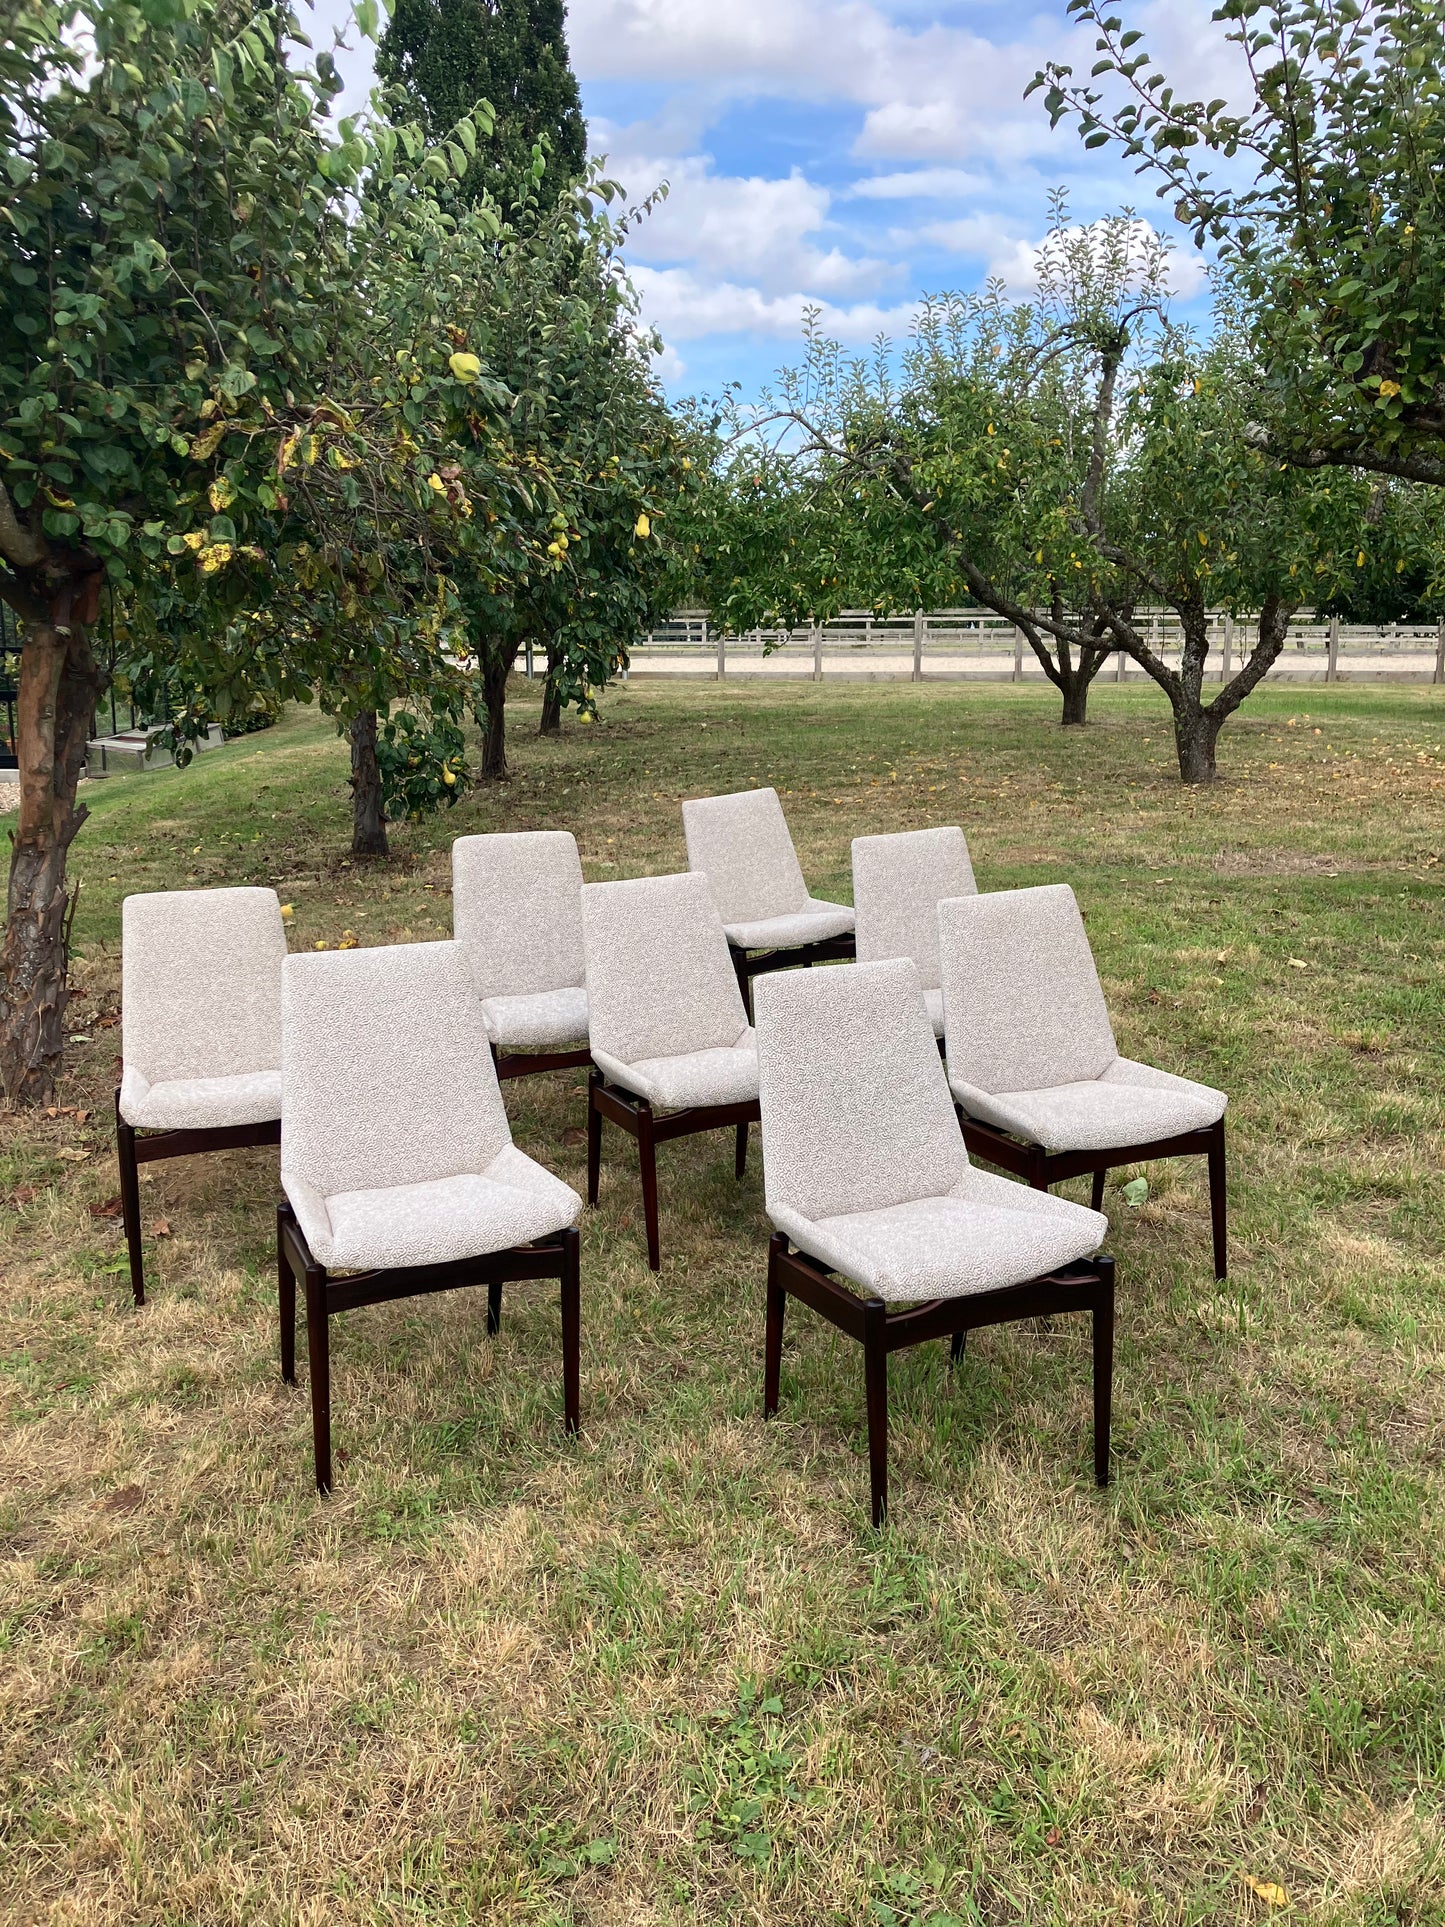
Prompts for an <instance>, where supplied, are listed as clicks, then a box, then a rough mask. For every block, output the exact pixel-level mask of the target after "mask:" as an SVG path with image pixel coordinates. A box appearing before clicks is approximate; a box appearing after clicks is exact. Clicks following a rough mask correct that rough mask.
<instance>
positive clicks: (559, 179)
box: [377, 0, 587, 209]
mask: <svg viewBox="0 0 1445 1927" xmlns="http://www.w3.org/2000/svg"><path fill="white" fill-rule="evenodd" d="M566 17H567V9H566V6H565V5H564V0H394V4H393V7H392V15H391V20H390V22H389V24H388V26H387V28H386V31H385V32H384V33H383V35H382V38H381V44H380V47H379V49H378V53H377V68H378V70H379V72H380V74H381V77H382V79H383V80H385V81H388V82H390V83H392V84H393V85H400V86H403V87H405V88H406V90H407V92H408V93H409V94H410V95H411V101H410V102H409V103H408V116H407V117H408V118H415V119H417V120H418V121H420V123H421V125H422V126H423V127H424V128H425V129H426V132H427V134H428V135H429V137H430V138H432V139H434V140H437V139H440V138H441V137H442V136H443V135H445V134H446V132H447V131H448V129H449V128H451V127H452V126H453V125H454V124H455V123H456V122H457V121H458V120H460V119H461V117H462V115H464V114H468V113H470V112H471V110H472V108H473V107H475V105H476V104H477V102H478V101H479V100H487V101H490V102H491V104H492V107H493V109H494V110H495V113H496V126H495V130H494V132H493V134H492V136H491V139H490V141H488V142H486V143H484V144H483V148H482V152H481V153H480V154H479V156H478V161H479V163H480V164H479V165H476V166H474V167H472V168H471V169H469V170H468V173H467V175H466V177H465V180H464V182H463V184H462V186H463V191H466V190H467V189H468V188H471V189H473V191H475V192H480V191H481V189H482V188H483V187H486V188H487V189H489V191H490V192H491V194H492V195H493V197H494V198H495V199H496V200H497V201H498V202H499V203H500V204H501V205H502V207H503V208H504V209H506V208H510V207H512V206H514V205H515V204H516V203H517V202H518V201H520V200H522V199H523V198H524V197H525V196H526V194H527V193H528V192H529V191H530V190H531V187H532V180H531V167H532V148H533V145H534V144H535V143H536V142H537V141H538V140H544V141H545V142H546V145H547V149H548V152H547V173H546V176H545V178H544V181H543V188H542V198H543V200H544V201H551V200H553V199H555V197H556V195H557V193H558V192H559V191H560V190H561V189H562V188H563V187H564V186H566V185H568V184H569V183H571V182H572V181H575V180H577V179H578V178H579V177H580V176H581V173H582V170H583V168H584V166H585V164H586V159H587V130H586V126H585V124H584V122H583V119H582V101H581V96H580V94H579V93H578V90H577V77H576V75H575V74H574V73H573V72H572V64H571V61H570V60H569V58H568V54H567V36H566V31H565V23H566Z"/></svg>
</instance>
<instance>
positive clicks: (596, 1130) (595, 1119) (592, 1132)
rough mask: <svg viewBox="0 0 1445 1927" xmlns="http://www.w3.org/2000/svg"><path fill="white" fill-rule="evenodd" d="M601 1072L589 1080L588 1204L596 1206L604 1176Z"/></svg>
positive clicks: (597, 1072) (594, 1072)
mask: <svg viewBox="0 0 1445 1927" xmlns="http://www.w3.org/2000/svg"><path fill="white" fill-rule="evenodd" d="M601 1082H602V1073H601V1071H593V1073H592V1075H591V1076H590V1077H589V1078H588V1080H587V1202H588V1204H596V1202H597V1186H598V1183H599V1181H600V1179H601V1176H602V1113H601V1111H599V1110H598V1108H597V1090H598V1086H599V1085H600V1084H601Z"/></svg>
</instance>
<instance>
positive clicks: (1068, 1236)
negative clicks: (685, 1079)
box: [769, 1167, 1109, 1301]
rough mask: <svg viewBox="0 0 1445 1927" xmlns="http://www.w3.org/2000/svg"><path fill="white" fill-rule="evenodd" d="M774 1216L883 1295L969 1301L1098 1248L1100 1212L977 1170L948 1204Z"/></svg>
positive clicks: (921, 1202)
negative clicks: (820, 1215)
mask: <svg viewBox="0 0 1445 1927" xmlns="http://www.w3.org/2000/svg"><path fill="white" fill-rule="evenodd" d="M769 1216H770V1217H771V1218H772V1221H773V1223H774V1224H775V1225H776V1226H777V1228H778V1230H779V1231H782V1232H785V1233H786V1235H787V1236H788V1237H789V1238H791V1239H792V1241H793V1243H794V1244H795V1245H797V1247H798V1249H799V1250H800V1251H806V1252H807V1253H808V1254H809V1255H810V1256H811V1257H814V1258H817V1259H818V1260H819V1261H820V1262H821V1263H822V1264H825V1265H829V1266H831V1267H832V1268H833V1269H834V1270H835V1271H838V1272H841V1273H842V1274H843V1276H844V1277H845V1278H851V1279H852V1280H853V1282H854V1283H855V1284H857V1285H860V1286H862V1288H863V1289H864V1290H865V1291H867V1292H870V1293H876V1295H877V1296H878V1297H879V1298H886V1299H889V1300H891V1301H911V1300H914V1299H920V1298H962V1297H966V1296H968V1295H969V1294H971V1293H973V1292H979V1291H997V1290H1000V1289H1002V1288H1003V1287H1004V1286H1006V1285H1020V1284H1023V1283H1024V1282H1025V1281H1026V1280H1028V1279H1030V1278H1038V1277H1041V1276H1043V1275H1044V1274H1045V1273H1046V1272H1050V1271H1054V1270H1056V1269H1057V1268H1058V1267H1059V1266H1060V1265H1067V1264H1072V1263H1073V1262H1074V1260H1075V1259H1078V1258H1087V1257H1089V1256H1090V1255H1091V1254H1092V1253H1093V1252H1095V1251H1097V1250H1098V1248H1099V1246H1100V1244H1101V1242H1102V1241H1103V1238H1104V1235H1105V1233H1106V1232H1107V1231H1108V1229H1109V1220H1108V1219H1107V1218H1106V1217H1105V1216H1104V1215H1103V1213H1102V1212H1099V1211H1090V1210H1087V1209H1086V1208H1085V1207H1084V1206H1083V1205H1081V1204H1071V1203H1070V1202H1069V1200H1068V1199H1067V1198H1056V1197H1054V1196H1053V1195H1052V1194H1051V1193H1050V1192H1047V1191H1032V1190H1030V1189H1029V1188H1028V1186H1027V1185H1023V1184H1016V1183H1014V1182H1012V1181H1011V1180H1010V1179H1008V1178H1000V1177H995V1176H994V1174H993V1173H992V1172H991V1171H980V1170H978V1169H976V1168H975V1167H970V1168H969V1169H968V1170H967V1171H966V1172H965V1173H964V1176H963V1178H962V1179H961V1180H960V1181H959V1183H958V1184H956V1185H955V1186H954V1187H953V1189H952V1190H951V1191H950V1192H948V1193H947V1194H946V1195H945V1196H943V1197H938V1198H919V1199H916V1200H915V1201H913V1202H912V1203H909V1204H890V1205H886V1206H884V1207H883V1209H881V1210H878V1211H849V1212H843V1213H842V1214H840V1215H839V1216H837V1217H833V1218H821V1219H819V1220H817V1221H816V1222H814V1221H812V1220H810V1219H808V1218H805V1217H803V1216H802V1215H801V1214H800V1213H798V1212H796V1211H791V1210H787V1209H785V1208H782V1207H777V1208H770V1209H769Z"/></svg>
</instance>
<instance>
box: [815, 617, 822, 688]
mask: <svg viewBox="0 0 1445 1927" xmlns="http://www.w3.org/2000/svg"><path fill="white" fill-rule="evenodd" d="M822 680H823V625H822V623H821V622H815V623H814V624H813V681H814V682H821V681H822Z"/></svg>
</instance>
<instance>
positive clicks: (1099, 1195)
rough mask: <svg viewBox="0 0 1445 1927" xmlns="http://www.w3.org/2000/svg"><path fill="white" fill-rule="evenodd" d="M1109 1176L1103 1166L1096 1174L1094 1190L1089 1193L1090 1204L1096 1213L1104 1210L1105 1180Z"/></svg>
mask: <svg viewBox="0 0 1445 1927" xmlns="http://www.w3.org/2000/svg"><path fill="white" fill-rule="evenodd" d="M1107 1176H1108V1172H1107V1170H1106V1169H1105V1167H1104V1166H1103V1165H1102V1164H1101V1165H1100V1166H1099V1168H1098V1170H1097V1171H1096V1172H1095V1173H1094V1188H1093V1190H1092V1191H1091V1192H1090V1193H1089V1203H1090V1205H1091V1206H1092V1207H1093V1209H1094V1210H1095V1211H1102V1210H1103V1208H1104V1179H1105V1178H1106V1177H1107Z"/></svg>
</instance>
